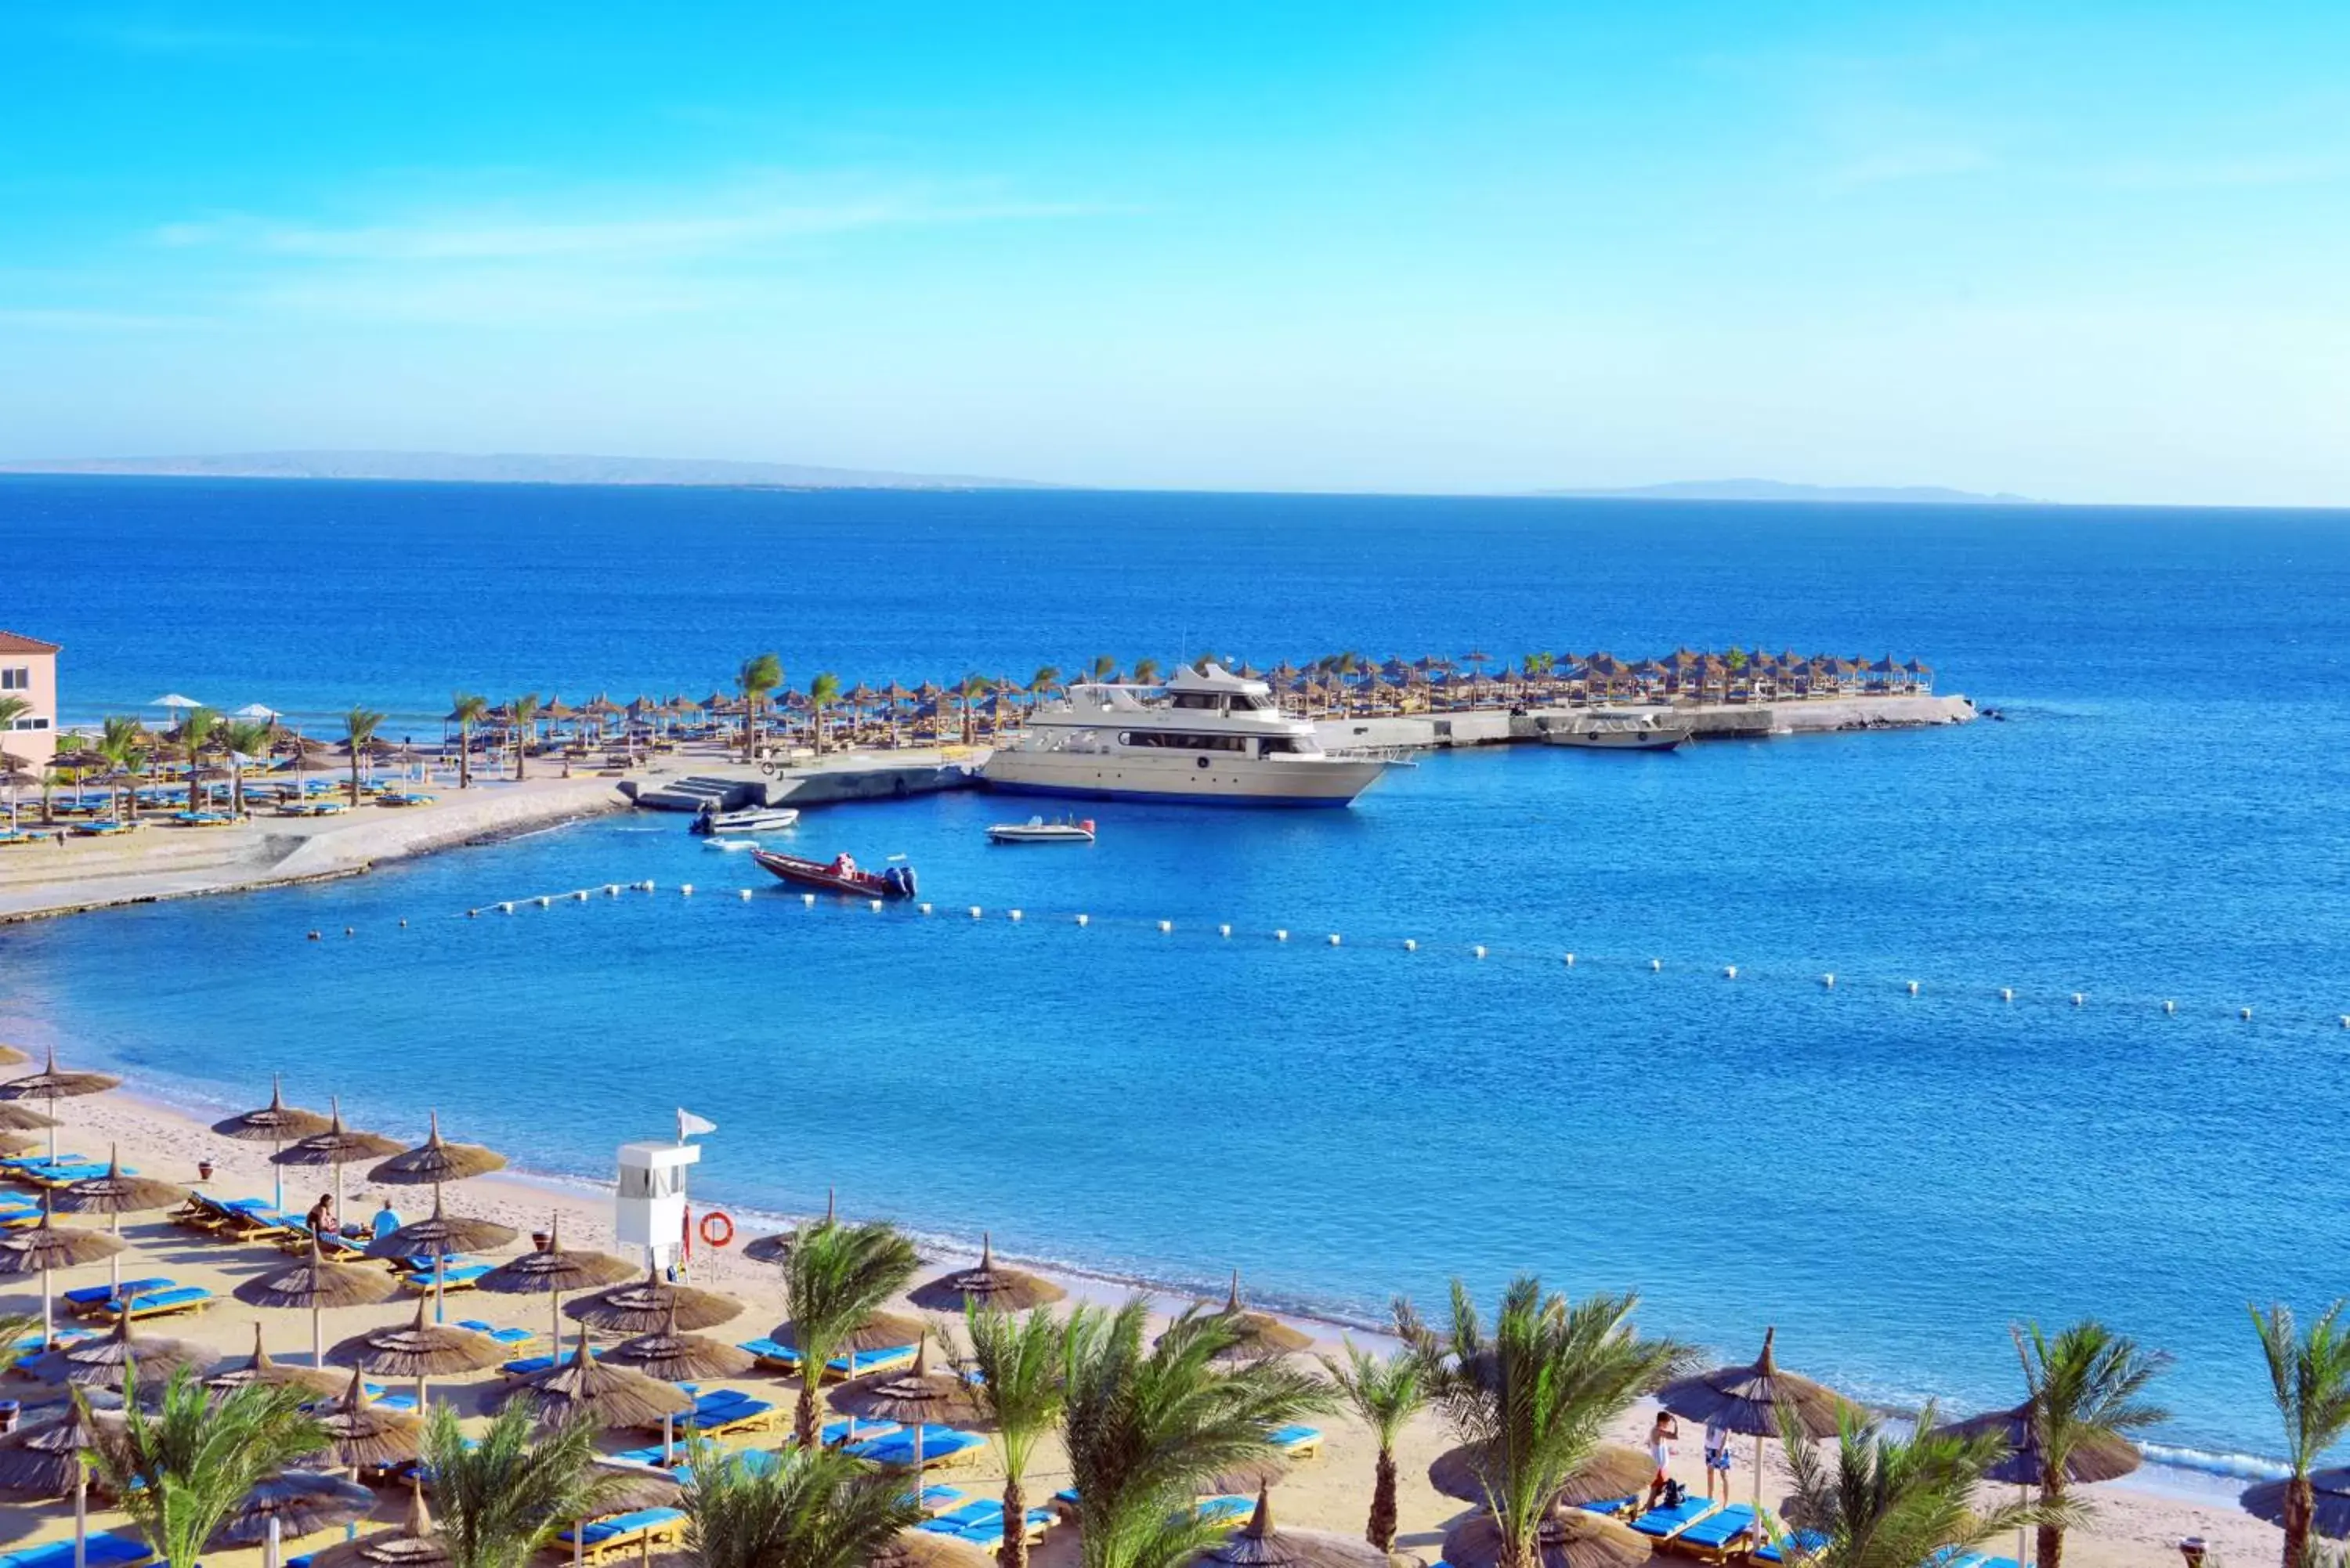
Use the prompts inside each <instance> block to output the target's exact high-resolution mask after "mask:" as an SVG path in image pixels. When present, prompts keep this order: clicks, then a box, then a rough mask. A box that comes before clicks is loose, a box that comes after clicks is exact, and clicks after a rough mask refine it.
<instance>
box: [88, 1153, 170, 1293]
mask: <svg viewBox="0 0 2350 1568" xmlns="http://www.w3.org/2000/svg"><path fill="white" fill-rule="evenodd" d="M187 1200H188V1189H186V1188H184V1187H181V1186H179V1185H177V1184H176V1183H173V1182H169V1181H158V1180H156V1179H154V1178H152V1177H147V1176H125V1175H124V1174H123V1172H122V1156H121V1153H120V1150H119V1149H118V1148H116V1147H115V1146H113V1145H111V1144H109V1145H108V1146H107V1149H106V1174H105V1175H104V1176H92V1177H88V1178H87V1179H83V1180H80V1181H75V1182H69V1183H68V1184H67V1185H66V1187H65V1188H64V1189H63V1190H61V1191H59V1192H58V1194H57V1207H58V1208H59V1209H62V1210H65V1211H66V1212H67V1213H68V1214H103V1215H105V1216H106V1218H107V1226H106V1228H107V1231H108V1233H109V1235H113V1236H118V1237H119V1236H120V1235H121V1234H122V1217H123V1216H124V1215H125V1214H150V1213H152V1212H154V1211H155V1210H158V1209H176V1208H178V1207H179V1206H180V1205H181V1204H182V1203H185V1202H186V1201H187ZM114 1288H115V1289H116V1290H117V1291H120V1289H121V1288H122V1254H121V1253H120V1251H118V1252H116V1253H115V1254H114Z"/></svg>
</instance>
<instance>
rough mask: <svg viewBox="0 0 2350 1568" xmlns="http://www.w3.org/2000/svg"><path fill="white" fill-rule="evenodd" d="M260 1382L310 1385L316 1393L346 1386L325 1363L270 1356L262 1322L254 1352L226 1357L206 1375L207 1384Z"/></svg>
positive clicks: (255, 1328)
mask: <svg viewBox="0 0 2350 1568" xmlns="http://www.w3.org/2000/svg"><path fill="white" fill-rule="evenodd" d="M251 1383H259V1384H263V1385H265V1386H273V1387H281V1388H307V1389H308V1390H309V1391H310V1392H311V1393H313V1394H333V1393H335V1392H336V1391H338V1389H340V1388H341V1387H342V1386H343V1380H342V1379H341V1378H340V1377H338V1376H336V1375H335V1374H333V1373H331V1372H329V1371H328V1370H327V1369H326V1368H325V1367H323V1366H286V1365H284V1364H282V1363H280V1362H276V1361H272V1360H270V1359H269V1352H268V1351H266V1350H265V1349H263V1348H262V1345H261V1324H260V1322H259V1320H258V1319H256V1320H255V1323H254V1325H253V1354H252V1355H248V1356H246V1357H245V1358H244V1359H243V1360H242V1361H225V1362H223V1363H222V1364H221V1365H220V1366H215V1367H214V1368H213V1370H212V1374H211V1376H207V1377H206V1378H205V1379H204V1386H205V1387H207V1388H218V1389H224V1390H225V1389H230V1388H242V1387H244V1386H246V1385H247V1384H251Z"/></svg>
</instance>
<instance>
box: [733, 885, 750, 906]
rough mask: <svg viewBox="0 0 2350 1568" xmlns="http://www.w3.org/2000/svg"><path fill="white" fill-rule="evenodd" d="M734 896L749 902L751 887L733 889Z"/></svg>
mask: <svg viewBox="0 0 2350 1568" xmlns="http://www.w3.org/2000/svg"><path fill="white" fill-rule="evenodd" d="M734 896H735V897H736V898H740V899H742V900H743V902H744V903H749V902H750V900H751V889H750V888H736V889H735V891H734Z"/></svg>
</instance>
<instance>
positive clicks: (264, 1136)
mask: <svg viewBox="0 0 2350 1568" xmlns="http://www.w3.org/2000/svg"><path fill="white" fill-rule="evenodd" d="M332 1125H333V1124H332V1123H331V1122H329V1121H328V1119H327V1118H326V1117H325V1116H320V1115H319V1114H318V1113H317V1112H316V1111H306V1110H304V1109H302V1108H301V1107H300V1106H289V1105H287V1104H286V1088H285V1085H283V1084H281V1083H280V1082H279V1081H278V1077H277V1075H276V1074H275V1073H272V1074H271V1075H269V1103H268V1104H267V1105H265V1106H262V1107H261V1108H260V1109H259V1110H256V1111H246V1112H245V1113H244V1115H242V1116H231V1117H229V1118H228V1119H227V1120H226V1121H221V1122H214V1123H213V1131H214V1132H216V1133H218V1134H220V1135H221V1137H233V1138H234V1139H236V1140H237V1141H238V1142H239V1143H265V1144H267V1145H268V1146H269V1157H270V1160H271V1162H272V1165H273V1168H275V1171H276V1177H277V1196H276V1203H275V1206H276V1208H278V1209H281V1210H282V1209H284V1208H285V1207H286V1168H285V1167H284V1166H282V1165H276V1158H277V1152H278V1150H280V1149H282V1148H284V1147H286V1145H287V1144H288V1143H290V1142H293V1141H294V1140H296V1139H297V1138H306V1137H312V1136H314V1135H316V1134H317V1133H322V1132H325V1131H326V1130H327V1128H328V1127H330V1126H332Z"/></svg>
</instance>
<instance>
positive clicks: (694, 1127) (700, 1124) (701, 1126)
mask: <svg viewBox="0 0 2350 1568" xmlns="http://www.w3.org/2000/svg"><path fill="white" fill-rule="evenodd" d="M717 1130H718V1124H717V1123H716V1122H713V1121H711V1120H709V1119H708V1118H707V1117H704V1116H695V1115H694V1114H693V1113H692V1112H691V1111H689V1110H687V1109H686V1108H685V1107H684V1106H678V1108H677V1141H678V1142H680V1143H683V1142H684V1141H685V1140H686V1139H688V1138H690V1137H695V1136H696V1135H698V1134H701V1133H714V1132H716V1131H717Z"/></svg>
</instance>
